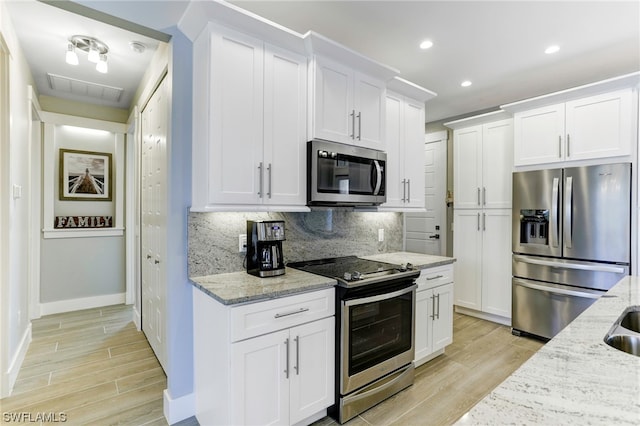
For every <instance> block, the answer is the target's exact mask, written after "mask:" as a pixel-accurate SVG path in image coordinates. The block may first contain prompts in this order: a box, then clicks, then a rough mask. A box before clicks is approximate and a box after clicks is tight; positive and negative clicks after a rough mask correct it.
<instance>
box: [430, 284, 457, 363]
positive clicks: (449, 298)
mask: <svg viewBox="0 0 640 426" xmlns="http://www.w3.org/2000/svg"><path fill="white" fill-rule="evenodd" d="M433 297H434V298H435V301H436V302H435V305H436V312H435V318H434V319H433V348H432V349H433V351H434V352H435V351H438V350H440V349H442V348H444V347H445V346H447V345H449V344H451V342H453V284H446V285H443V286H440V287H436V288H434V289H433Z"/></svg>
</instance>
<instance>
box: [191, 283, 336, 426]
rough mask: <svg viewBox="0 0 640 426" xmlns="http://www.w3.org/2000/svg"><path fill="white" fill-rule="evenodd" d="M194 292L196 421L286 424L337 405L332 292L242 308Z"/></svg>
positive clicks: (310, 419) (309, 420) (314, 416)
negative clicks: (334, 404)
mask: <svg viewBox="0 0 640 426" xmlns="http://www.w3.org/2000/svg"><path fill="white" fill-rule="evenodd" d="M193 291H194V294H193V303H194V312H193V315H194V356H195V358H194V392H195V397H196V416H197V418H198V421H199V422H200V424H207V425H216V424H217V425H226V424H282V425H291V424H296V423H299V422H301V421H306V422H311V421H313V419H317V418H318V417H322V416H324V415H326V408H327V407H329V406H331V405H333V403H334V400H335V395H334V392H335V388H334V383H335V367H334V363H335V317H334V314H335V305H334V304H335V301H334V297H335V296H334V289H333V288H329V289H324V290H318V291H312V292H308V293H301V294H296V295H292V296H286V297H281V298H277V299H270V300H266V301H261V302H255V303H249V304H243V305H223V304H221V303H219V302H217V301H216V300H215V299H213V298H212V297H210V296H209V295H207V294H206V293H205V292H203V291H201V290H200V289H197V288H194V290H193ZM212 325H215V326H212Z"/></svg>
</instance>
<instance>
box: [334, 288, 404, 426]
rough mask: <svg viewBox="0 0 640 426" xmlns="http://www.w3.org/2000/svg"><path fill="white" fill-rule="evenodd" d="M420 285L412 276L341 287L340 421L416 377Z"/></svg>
mask: <svg viewBox="0 0 640 426" xmlns="http://www.w3.org/2000/svg"><path fill="white" fill-rule="evenodd" d="M416 288H417V285H415V284H414V283H413V280H411V279H409V280H401V281H398V282H396V283H395V284H391V285H389V284H388V283H386V284H382V285H372V286H370V287H360V288H356V289H351V290H349V289H346V291H342V290H338V297H339V299H340V317H341V318H340V323H341V326H340V340H341V344H340V354H339V357H340V358H339V365H337V366H336V368H339V385H340V392H339V398H338V401H337V407H336V409H337V410H336V411H337V412H336V417H337V418H338V420H339V421H340V422H341V423H343V422H345V421H347V420H349V419H351V418H353V417H354V416H356V415H357V414H359V413H361V412H363V411H365V410H366V409H368V408H369V407H371V406H373V405H375V404H377V403H379V402H381V401H383V400H385V399H386V398H388V397H389V396H391V395H393V394H395V393H396V392H398V391H400V390H402V389H404V388H406V387H407V386H409V385H411V384H412V383H413V376H414V374H413V358H414V355H415V346H414V324H415V292H416Z"/></svg>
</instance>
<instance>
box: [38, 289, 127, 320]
mask: <svg viewBox="0 0 640 426" xmlns="http://www.w3.org/2000/svg"><path fill="white" fill-rule="evenodd" d="M124 300H125V293H116V294H106V295H104V296H94V297H83V298H80V299H69V300H59V301H56V302H49V303H41V304H40V314H42V315H51V314H59V313H62V312H72V311H80V310H83V309H91V308H100V307H102V306H111V305H119V304H122V303H124Z"/></svg>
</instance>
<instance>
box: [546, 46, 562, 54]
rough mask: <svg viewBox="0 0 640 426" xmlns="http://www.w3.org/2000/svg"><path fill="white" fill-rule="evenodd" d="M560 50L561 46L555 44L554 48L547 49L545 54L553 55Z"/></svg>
mask: <svg viewBox="0 0 640 426" xmlns="http://www.w3.org/2000/svg"><path fill="white" fill-rule="evenodd" d="M558 50H560V46H558V45H557V44H554V45H552V46H549V47H547V48H546V49H545V51H544V53H546V54H547V55H550V54H552V53H556V52H557V51H558Z"/></svg>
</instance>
